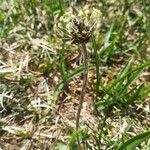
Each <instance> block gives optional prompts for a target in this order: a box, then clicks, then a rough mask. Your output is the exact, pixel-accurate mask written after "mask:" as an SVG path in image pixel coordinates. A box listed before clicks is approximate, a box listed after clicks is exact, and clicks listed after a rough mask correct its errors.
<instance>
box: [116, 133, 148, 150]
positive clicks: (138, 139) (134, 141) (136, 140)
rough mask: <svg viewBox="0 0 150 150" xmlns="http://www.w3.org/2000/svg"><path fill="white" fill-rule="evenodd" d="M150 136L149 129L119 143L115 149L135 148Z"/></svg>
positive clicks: (127, 149) (126, 149) (132, 149)
mask: <svg viewBox="0 0 150 150" xmlns="http://www.w3.org/2000/svg"><path fill="white" fill-rule="evenodd" d="M149 138H150V131H147V132H145V133H142V134H139V135H137V136H134V137H133V138H131V139H129V140H127V141H126V142H125V143H123V144H121V145H120V146H119V147H118V148H117V150H135V148H136V147H137V146H139V145H140V144H141V143H142V142H143V141H145V140H147V139H149Z"/></svg>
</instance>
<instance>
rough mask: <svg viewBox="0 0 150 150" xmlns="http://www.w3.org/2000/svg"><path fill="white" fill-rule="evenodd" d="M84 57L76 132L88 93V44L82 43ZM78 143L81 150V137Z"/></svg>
mask: <svg viewBox="0 0 150 150" xmlns="http://www.w3.org/2000/svg"><path fill="white" fill-rule="evenodd" d="M81 46H82V56H83V65H84V74H83V86H82V91H81V95H80V101H79V106H78V111H77V118H76V131H77V130H78V129H79V120H80V114H81V109H82V105H83V101H84V97H85V92H86V87H87V83H88V52H87V48H86V43H82V44H81ZM77 141H78V149H79V150H80V149H81V148H80V140H79V136H78V138H77Z"/></svg>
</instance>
